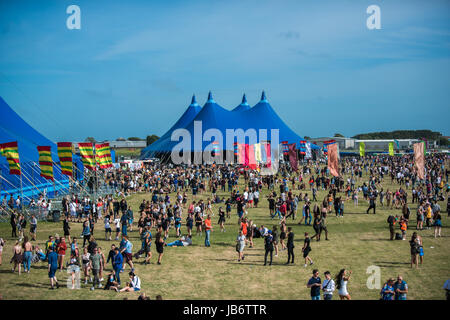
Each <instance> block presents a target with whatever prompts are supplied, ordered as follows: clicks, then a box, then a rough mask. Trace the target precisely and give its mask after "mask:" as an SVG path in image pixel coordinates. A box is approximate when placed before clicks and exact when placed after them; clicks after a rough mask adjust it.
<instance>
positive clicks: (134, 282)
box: [120, 272, 141, 292]
mask: <svg viewBox="0 0 450 320" xmlns="http://www.w3.org/2000/svg"><path fill="white" fill-rule="evenodd" d="M129 275H130V282H129V283H127V286H126V287H125V288H123V289H122V290H120V292H133V291H140V290H141V279H139V277H138V276H137V275H135V274H134V272H130V273H129Z"/></svg>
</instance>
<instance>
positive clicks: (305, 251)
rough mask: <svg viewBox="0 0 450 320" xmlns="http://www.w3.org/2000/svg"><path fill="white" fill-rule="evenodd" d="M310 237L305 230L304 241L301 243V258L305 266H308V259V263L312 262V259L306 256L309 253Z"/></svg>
mask: <svg viewBox="0 0 450 320" xmlns="http://www.w3.org/2000/svg"><path fill="white" fill-rule="evenodd" d="M310 244H311V238H310V237H309V235H308V232H305V241H304V244H303V248H302V251H303V258H304V259H305V267H307V266H308V260H309V261H310V263H309V264H310V265H312V264H313V263H314V262H313V261H312V259H311V258H310V257H309V256H308V255H309V253H310V252H311V245H310Z"/></svg>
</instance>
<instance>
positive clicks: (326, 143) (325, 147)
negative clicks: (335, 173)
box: [323, 139, 336, 154]
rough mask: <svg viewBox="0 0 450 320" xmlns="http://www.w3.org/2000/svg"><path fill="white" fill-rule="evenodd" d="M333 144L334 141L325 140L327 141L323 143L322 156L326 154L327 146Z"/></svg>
mask: <svg viewBox="0 0 450 320" xmlns="http://www.w3.org/2000/svg"><path fill="white" fill-rule="evenodd" d="M333 143H336V140H333V139H332V140H327V141H324V142H323V153H324V154H328V146H329V145H330V144H333Z"/></svg>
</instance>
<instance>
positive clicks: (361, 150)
mask: <svg viewBox="0 0 450 320" xmlns="http://www.w3.org/2000/svg"><path fill="white" fill-rule="evenodd" d="M359 155H360V156H361V157H364V156H365V155H366V144H365V143H364V142H360V143H359Z"/></svg>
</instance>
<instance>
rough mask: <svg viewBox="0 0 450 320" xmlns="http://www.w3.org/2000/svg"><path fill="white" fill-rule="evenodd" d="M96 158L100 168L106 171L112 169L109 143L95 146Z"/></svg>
mask: <svg viewBox="0 0 450 320" xmlns="http://www.w3.org/2000/svg"><path fill="white" fill-rule="evenodd" d="M95 158H96V160H97V164H98V165H99V166H100V168H102V169H105V168H110V167H112V159H111V150H110V148H109V143H102V144H96V145H95Z"/></svg>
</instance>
